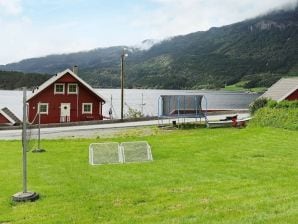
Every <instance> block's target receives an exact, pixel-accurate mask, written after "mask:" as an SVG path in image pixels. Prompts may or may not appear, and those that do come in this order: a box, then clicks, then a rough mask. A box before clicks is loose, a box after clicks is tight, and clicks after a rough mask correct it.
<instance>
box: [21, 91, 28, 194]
mask: <svg viewBox="0 0 298 224" xmlns="http://www.w3.org/2000/svg"><path fill="white" fill-rule="evenodd" d="M26 91H27V90H26V87H24V88H23V132H22V138H23V192H24V193H27V135H26V129H27V107H26V99H27V96H26V93H27V92H26Z"/></svg>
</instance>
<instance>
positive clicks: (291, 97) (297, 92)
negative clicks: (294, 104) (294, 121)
mask: <svg viewBox="0 0 298 224" xmlns="http://www.w3.org/2000/svg"><path fill="white" fill-rule="evenodd" d="M286 100H298V89H296V90H295V91H294V92H293V93H291V94H290V95H289V96H288V97H287V98H286Z"/></svg>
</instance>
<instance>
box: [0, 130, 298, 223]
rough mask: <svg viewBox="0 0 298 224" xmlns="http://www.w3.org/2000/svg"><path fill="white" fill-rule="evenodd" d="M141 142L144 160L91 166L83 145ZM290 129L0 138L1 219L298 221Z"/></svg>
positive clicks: (297, 164)
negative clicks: (20, 196) (16, 199)
mask: <svg viewBox="0 0 298 224" xmlns="http://www.w3.org/2000/svg"><path fill="white" fill-rule="evenodd" d="M129 140H147V141H148V142H149V143H150V144H151V147H152V152H153V157H154V161H153V162H150V163H139V164H125V165H103V166H90V165H89V164H88V145H89V144H90V143H92V142H102V141H119V142H122V141H129ZM297 145H298V132H297V131H288V130H283V129H274V128H271V129H270V128H246V129H195V130H176V131H157V133H156V134H154V135H152V136H144V137H140V136H138V137H134V136H126V137H125V138H123V137H118V138H114V139H79V140H74V139H72V140H49V141H43V147H44V148H45V149H47V152H46V153H43V154H34V153H28V161H29V167H28V175H29V184H28V185H29V187H28V188H29V190H33V191H37V192H39V193H40V195H41V198H40V200H38V201H36V202H33V203H19V204H15V203H12V202H11V198H10V197H11V195H12V194H14V193H16V192H17V191H20V190H21V189H22V185H21V184H22V182H21V180H22V178H21V148H20V142H18V141H0V184H1V185H0V186H1V188H0V223H2V224H3V223H5V224H8V223H13V224H19V223H26V224H28V223H34V224H35V223H42V224H44V223H45V224H46V223H61V224H65V223H84V224H85V223H109V224H112V223H115V224H116V223H117V224H119V223H127V224H130V223H229V224H230V223H235V224H236V223H237V224H239V223H270V224H271V223H298V148H297Z"/></svg>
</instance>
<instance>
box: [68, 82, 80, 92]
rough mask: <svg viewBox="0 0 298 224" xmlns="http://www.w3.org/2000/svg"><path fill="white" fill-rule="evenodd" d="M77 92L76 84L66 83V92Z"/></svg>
mask: <svg viewBox="0 0 298 224" xmlns="http://www.w3.org/2000/svg"><path fill="white" fill-rule="evenodd" d="M77 93H78V85H77V84H75V83H73V84H68V94H77Z"/></svg>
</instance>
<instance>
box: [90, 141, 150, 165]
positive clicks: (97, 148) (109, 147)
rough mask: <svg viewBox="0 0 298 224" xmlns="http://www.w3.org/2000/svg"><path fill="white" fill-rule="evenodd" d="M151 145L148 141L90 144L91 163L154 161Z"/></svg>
mask: <svg viewBox="0 0 298 224" xmlns="http://www.w3.org/2000/svg"><path fill="white" fill-rule="evenodd" d="M152 160H153V158H152V152H151V147H150V145H149V144H148V142H146V141H139V142H122V143H121V144H119V143H117V142H106V143H92V144H90V146H89V163H90V164H91V165H101V164H113V163H131V162H146V161H152Z"/></svg>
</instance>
